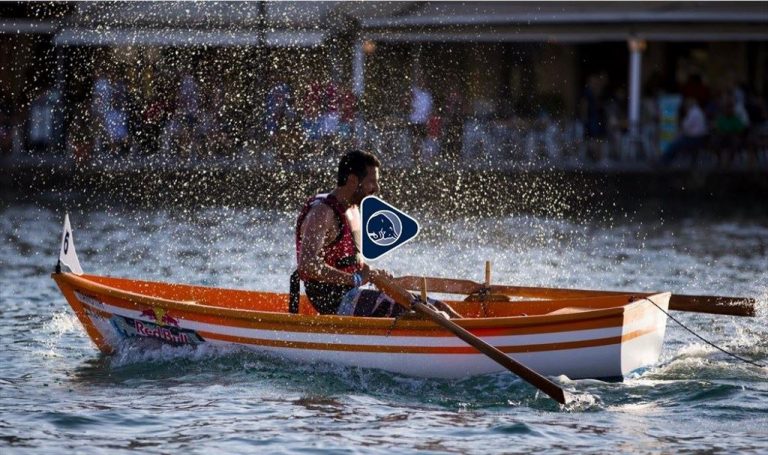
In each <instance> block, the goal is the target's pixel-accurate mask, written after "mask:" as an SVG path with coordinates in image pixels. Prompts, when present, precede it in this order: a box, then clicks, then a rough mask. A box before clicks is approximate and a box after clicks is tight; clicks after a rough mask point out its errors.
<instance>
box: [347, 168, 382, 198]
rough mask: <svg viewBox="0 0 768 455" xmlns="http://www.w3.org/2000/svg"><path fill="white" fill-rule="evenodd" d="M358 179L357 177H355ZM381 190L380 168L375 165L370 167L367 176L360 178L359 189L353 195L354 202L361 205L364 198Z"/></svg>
mask: <svg viewBox="0 0 768 455" xmlns="http://www.w3.org/2000/svg"><path fill="white" fill-rule="evenodd" d="M354 178H355V180H358V179H357V177H354ZM378 192H379V168H378V167H374V166H369V167H368V173H367V174H366V176H365V178H364V179H362V180H358V183H357V189H356V190H355V194H354V195H353V197H352V203H353V204H355V205H360V203H361V202H362V201H363V198H365V197H367V196H371V195H374V194H376V193H378Z"/></svg>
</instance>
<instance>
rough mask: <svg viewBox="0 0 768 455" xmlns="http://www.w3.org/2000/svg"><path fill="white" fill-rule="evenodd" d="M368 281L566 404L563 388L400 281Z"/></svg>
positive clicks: (383, 279)
mask: <svg viewBox="0 0 768 455" xmlns="http://www.w3.org/2000/svg"><path fill="white" fill-rule="evenodd" d="M371 281H372V282H373V284H375V285H376V287H378V288H379V289H381V290H382V291H384V293H386V294H387V295H388V296H390V297H392V298H393V299H394V300H395V302H397V303H398V304H399V305H401V306H403V307H405V308H407V309H409V310H411V309H413V310H416V311H417V312H418V313H420V314H423V315H424V316H426V317H428V318H429V319H431V320H432V321H433V322H435V323H436V324H438V325H439V326H441V327H443V328H444V329H446V330H448V331H450V332H451V333H453V334H454V335H456V336H457V337H459V338H461V339H462V340H464V341H465V342H466V343H467V344H469V345H470V346H473V347H474V348H475V349H477V350H478V351H480V352H482V353H483V354H485V355H487V356H488V357H490V358H491V359H493V360H494V361H496V363H498V364H500V365H501V366H503V367H504V368H506V369H507V370H509V371H511V372H513V373H515V374H516V375H518V376H520V377H521V378H523V379H524V380H525V381H527V382H528V383H529V384H531V385H532V386H534V387H536V388H537V389H539V390H541V391H542V392H544V393H546V394H547V395H549V396H550V397H551V398H552V399H553V400H555V401H557V402H558V403H561V404H565V393H564V392H563V389H561V388H560V387H559V386H558V385H557V384H555V383H554V382H552V381H550V380H549V379H547V378H545V377H544V376H542V375H540V374H539V373H537V372H535V371H533V370H531V369H530V368H528V367H526V366H525V365H523V364H521V363H519V362H517V361H515V360H514V359H512V358H511V357H509V356H508V355H506V354H504V353H503V352H501V351H500V350H499V349H497V348H495V347H493V346H491V345H490V344H488V343H486V342H485V341H483V340H481V339H480V338H478V337H476V336H475V335H472V334H471V333H470V332H468V331H467V330H466V329H464V328H463V327H461V326H459V325H458V324H456V323H455V322H453V321H451V320H450V319H446V318H445V317H443V316H442V315H441V314H440V313H438V312H437V311H435V310H433V309H432V308H430V307H429V306H428V305H427V304H425V303H424V302H421V301H419V300H418V299H416V298H414V296H413V295H411V294H410V293H409V292H408V291H406V290H405V289H403V288H402V287H400V286H399V285H397V284H395V283H394V282H393V281H391V280H388V279H387V278H384V277H382V276H374V277H372V278H371Z"/></svg>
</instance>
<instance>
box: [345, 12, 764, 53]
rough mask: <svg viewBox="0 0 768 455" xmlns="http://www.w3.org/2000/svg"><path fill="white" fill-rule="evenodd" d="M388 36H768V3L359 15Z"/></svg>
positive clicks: (379, 37)
mask: <svg viewBox="0 0 768 455" xmlns="http://www.w3.org/2000/svg"><path fill="white" fill-rule="evenodd" d="M359 21H360V25H361V27H362V29H363V35H364V38H367V39H371V40H375V41H382V42H514V41H519V42H564V43H578V42H600V41H625V40H627V39H631V38H640V39H645V40H648V41H765V40H768V27H766V24H768V8H766V4H765V2H700V3H699V2H697V3H691V2H423V3H418V4H416V5H413V6H412V7H411V8H409V9H406V10H404V11H399V12H397V13H396V14H392V15H389V16H377V17H365V16H360V17H359Z"/></svg>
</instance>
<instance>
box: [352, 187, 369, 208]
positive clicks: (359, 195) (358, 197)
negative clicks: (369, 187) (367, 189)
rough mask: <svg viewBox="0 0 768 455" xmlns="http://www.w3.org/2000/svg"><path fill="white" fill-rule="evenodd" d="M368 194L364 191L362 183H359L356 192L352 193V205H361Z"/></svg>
mask: <svg viewBox="0 0 768 455" xmlns="http://www.w3.org/2000/svg"><path fill="white" fill-rule="evenodd" d="M366 196H367V194H365V193H363V187H362V185H357V188H356V189H355V192H354V193H353V194H352V205H360V203H361V202H363V198H365V197H366Z"/></svg>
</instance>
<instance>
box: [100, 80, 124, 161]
mask: <svg viewBox="0 0 768 455" xmlns="http://www.w3.org/2000/svg"><path fill="white" fill-rule="evenodd" d="M128 120H129V119H128V89H127V87H126V85H125V81H123V80H122V79H116V80H115V81H114V82H113V83H112V97H111V100H110V103H109V106H108V107H107V112H106V116H105V118H104V127H105V131H106V137H107V141H108V144H109V149H110V151H111V152H112V153H113V154H125V153H126V152H127V151H128V148H129V145H130V144H129V139H130V138H129V134H128V133H129V130H128Z"/></svg>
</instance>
